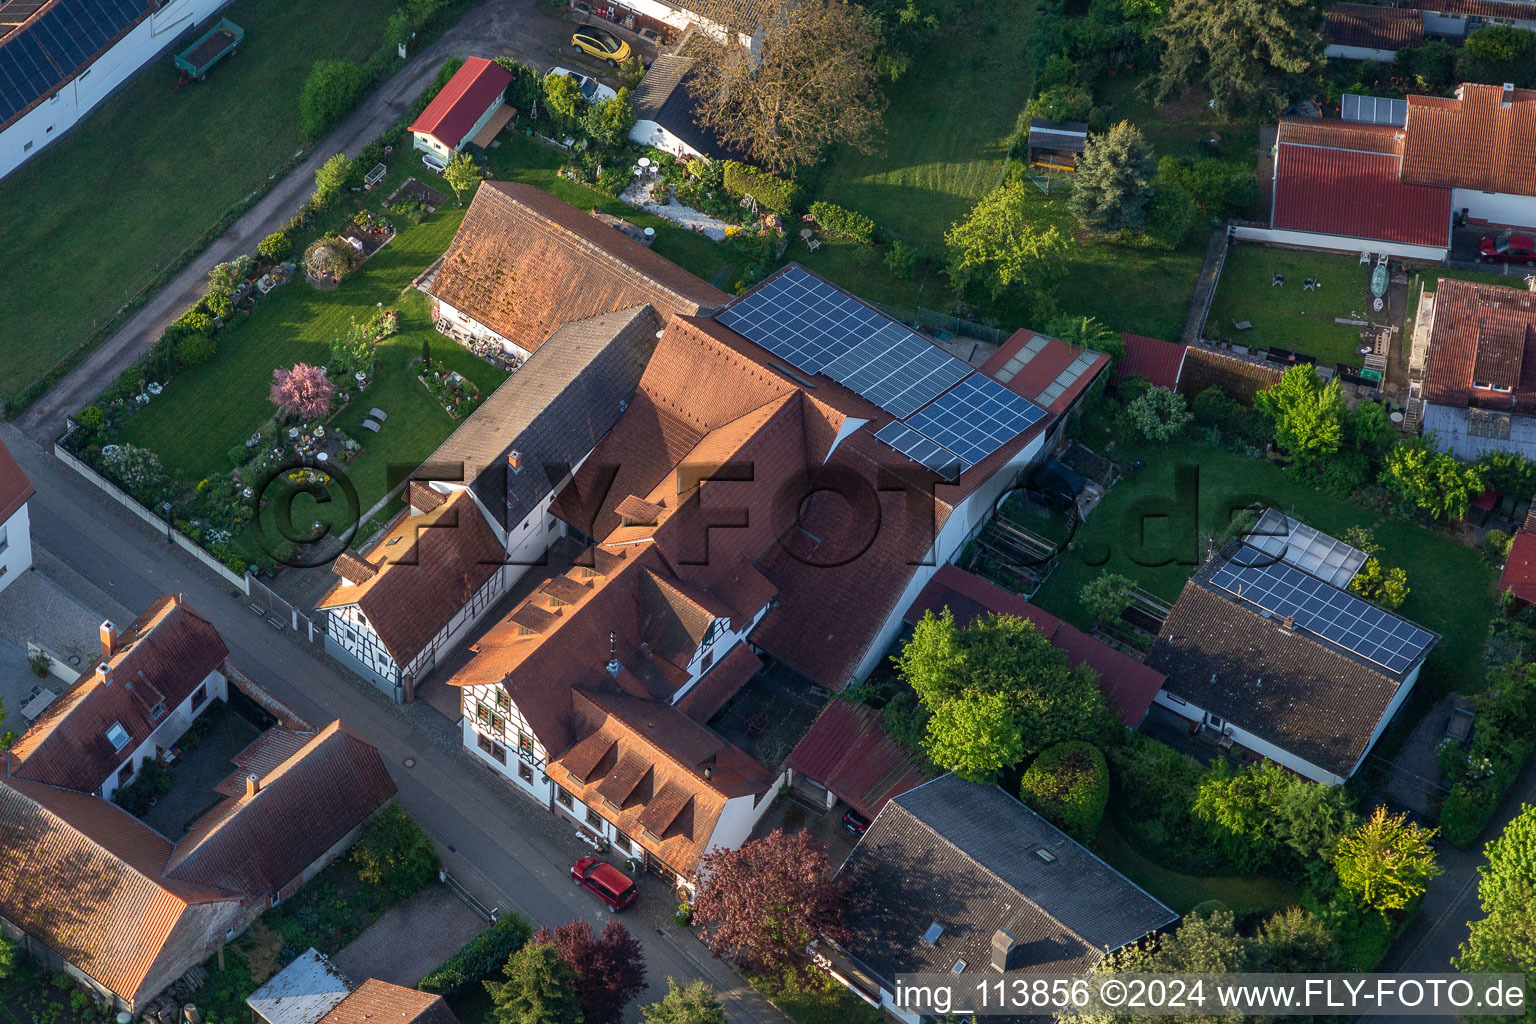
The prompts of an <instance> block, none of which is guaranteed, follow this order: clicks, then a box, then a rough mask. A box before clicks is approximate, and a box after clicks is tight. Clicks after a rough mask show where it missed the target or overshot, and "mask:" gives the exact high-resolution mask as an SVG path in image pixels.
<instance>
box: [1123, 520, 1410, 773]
mask: <svg viewBox="0 0 1536 1024" xmlns="http://www.w3.org/2000/svg"><path fill="white" fill-rule="evenodd" d="M1237 549H1238V545H1237V544H1236V542H1233V543H1232V544H1229V545H1228V547H1227V548H1224V549H1223V550H1222V552H1220V553H1219V554H1218V555H1217V557H1215V558H1213V559H1211V561H1209V562H1207V563H1206V565H1205V566H1204V567H1202V568H1201V570H1200V571H1199V572H1197V573H1196V574H1195V575H1194V577H1193V578H1191V579H1190V580H1189V582H1187V583H1186V584H1185V585H1184V590H1183V592H1182V593H1181V594H1180V595H1179V599H1178V601H1176V602H1175V603H1174V606H1173V610H1172V611H1171V612H1170V613H1169V614H1168V618H1167V619H1166V620H1165V621H1164V623H1163V628H1162V630H1161V631H1160V632H1159V633H1158V637H1157V640H1156V641H1154V643H1153V645H1152V650H1151V652H1150V653H1149V654H1148V656H1147V664H1149V665H1151V666H1152V667H1153V668H1155V669H1157V670H1158V671H1160V672H1162V673H1164V674H1165V675H1166V676H1167V681H1166V682H1165V683H1164V684H1163V689H1164V691H1165V692H1167V693H1169V694H1172V695H1174V696H1176V697H1180V698H1182V699H1184V700H1186V701H1188V702H1189V703H1190V704H1193V705H1194V706H1196V707H1198V708H1201V709H1202V710H1205V711H1208V712H1210V713H1211V714H1213V715H1216V716H1218V717H1220V718H1223V719H1225V720H1226V721H1228V722H1231V723H1232V724H1233V725H1235V726H1239V727H1241V728H1242V729H1244V730H1246V731H1248V732H1250V733H1253V734H1254V735H1255V736H1258V737H1260V738H1261V739H1264V740H1267V741H1268V742H1270V743H1273V744H1274V745H1275V746H1277V747H1279V748H1280V749H1282V750H1286V751H1289V752H1290V753H1292V754H1295V755H1296V756H1297V757H1300V758H1302V759H1304V760H1306V761H1308V762H1310V763H1311V764H1313V765H1316V766H1317V767H1319V768H1322V769H1324V770H1326V771H1328V772H1331V773H1333V774H1334V775H1337V776H1339V777H1341V778H1348V777H1349V776H1350V775H1351V774H1353V772H1354V770H1355V765H1356V764H1358V763H1359V761H1360V758H1361V757H1363V756H1364V755H1365V753H1366V751H1367V750H1368V749H1369V747H1370V743H1371V735H1372V733H1373V732H1374V730H1375V728H1376V725H1377V723H1378V722H1380V721H1381V718H1382V716H1383V715H1384V714H1385V713H1386V710H1387V707H1388V706H1389V705H1390V704H1391V702H1392V699H1393V697H1394V695H1395V694H1396V693H1397V690H1398V688H1399V687H1400V686H1403V685H1405V683H1406V680H1407V675H1408V672H1405V673H1403V674H1402V675H1391V674H1388V673H1387V672H1386V671H1385V670H1383V669H1381V668H1379V667H1377V666H1375V665H1373V664H1371V663H1369V662H1367V661H1366V660H1365V659H1363V658H1357V657H1355V656H1353V655H1350V654H1349V653H1347V652H1345V651H1344V650H1343V648H1340V647H1336V646H1334V645H1333V644H1331V643H1329V642H1328V641H1326V640H1323V639H1322V638H1320V637H1316V636H1313V635H1312V634H1310V633H1307V632H1305V631H1304V630H1301V629H1288V628H1286V627H1285V625H1284V624H1283V623H1282V622H1281V621H1280V620H1278V619H1276V618H1273V617H1270V616H1266V615H1263V614H1260V612H1259V611H1258V610H1257V609H1256V608H1255V607H1254V606H1253V605H1250V604H1248V603H1247V602H1241V601H1239V600H1237V599H1235V598H1232V597H1230V596H1228V595H1226V594H1225V592H1223V591H1220V590H1219V589H1217V588H1216V587H1215V586H1214V585H1213V584H1211V583H1210V577H1211V575H1212V574H1213V573H1214V572H1215V571H1216V570H1217V569H1218V568H1220V567H1221V566H1222V565H1223V564H1225V563H1226V561H1227V560H1229V559H1230V558H1231V556H1232V554H1233V553H1234V552H1235V551H1236V550H1237ZM1414 667H1416V666H1414ZM1410 671H1411V669H1410Z"/></svg>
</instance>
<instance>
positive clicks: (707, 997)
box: [640, 977, 725, 1024]
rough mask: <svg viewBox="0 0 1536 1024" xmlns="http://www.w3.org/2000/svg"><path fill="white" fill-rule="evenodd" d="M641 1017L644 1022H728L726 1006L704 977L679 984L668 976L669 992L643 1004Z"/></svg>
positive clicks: (706, 1023) (677, 1023)
mask: <svg viewBox="0 0 1536 1024" xmlns="http://www.w3.org/2000/svg"><path fill="white" fill-rule="evenodd" d="M640 1016H641V1018H642V1019H643V1020H644V1021H645V1024H725V1007H723V1006H721V1005H720V1000H719V999H718V998H717V997H716V996H715V990H714V989H712V988H710V987H709V985H708V984H707V983H706V982H705V981H704V979H702V978H695V979H694V980H692V981H690V982H689V983H688V984H687V985H678V983H677V982H676V981H674V980H672V978H670V977H668V978H667V994H666V995H664V996H662V997H661V999H660V1001H658V1002H655V1003H652V1004H651V1005H650V1006H645V1007H642V1008H641V1010H640Z"/></svg>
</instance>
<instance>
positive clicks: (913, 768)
mask: <svg viewBox="0 0 1536 1024" xmlns="http://www.w3.org/2000/svg"><path fill="white" fill-rule="evenodd" d="M784 765H785V767H787V768H793V769H794V770H795V771H797V772H799V773H800V774H801V775H804V776H805V777H806V778H808V779H810V780H811V781H812V782H815V783H817V784H819V785H821V786H824V787H825V788H826V789H828V790H830V791H831V792H832V793H833V795H835V796H837V797H838V798H839V799H840V800H842V801H844V802H845V803H847V804H848V806H850V807H852V808H853V809H854V810H856V811H858V812H859V813H860V814H862V815H864V816H865V817H866V818H870V819H873V818H874V817H875V815H877V814H879V813H880V808H882V807H884V806H885V802H886V801H887V800H889V799H890V798H891V797H893V796H899V795H901V794H902V793H905V792H906V791H907V790H909V789H911V788H912V787H914V786H920V785H922V784H923V783H924V782H927V781H928V779H929V777H930V776H929V775H928V773H927V772H925V771H924V770H923V769H922V766H921V765H919V764H918V763H917V762H916V761H915V760H914V759H913V758H912V755H911V754H909V753H907V751H906V748H904V747H903V746H902V745H901V744H900V743H897V742H896V741H895V740H893V739H891V738H890V737H889V736H887V735H886V734H885V732H884V730H882V729H881V728H880V712H878V711H876V710H875V709H874V708H872V707H870V706H869V705H867V704H856V703H854V702H853V701H850V700H843V699H840V698H839V699H834V700H833V701H832V703H830V704H828V705H827V706H826V708H825V710H823V711H822V713H821V714H820V715H818V716H817V718H816V721H815V722H814V723H813V724H812V725H811V728H810V730H809V731H808V732H807V733H806V734H805V736H804V737H803V738H802V739H801V740H800V743H799V744H798V745H797V746H796V747H795V749H794V750H793V751H792V752H791V753H790V755H789V758H788V759H787V760H786V761H785V762H784Z"/></svg>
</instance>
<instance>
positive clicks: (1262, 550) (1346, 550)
mask: <svg viewBox="0 0 1536 1024" xmlns="http://www.w3.org/2000/svg"><path fill="white" fill-rule="evenodd" d="M1243 543H1244V544H1245V545H1247V547H1248V548H1252V549H1253V555H1252V556H1245V555H1243V554H1242V553H1241V552H1240V553H1239V554H1237V555H1235V556H1234V557H1235V558H1236V559H1237V560H1238V561H1239V562H1241V563H1242V564H1244V565H1263V564H1267V563H1269V562H1273V561H1274V560H1275V559H1279V560H1281V561H1283V562H1285V563H1286V564H1288V565H1293V566H1295V567H1296V568H1298V569H1300V570H1301V571H1302V572H1305V573H1308V574H1309V575H1312V576H1316V577H1317V578H1318V579H1320V580H1322V581H1323V582H1324V583H1327V584H1330V585H1331V586H1335V587H1340V588H1343V587H1347V586H1349V581H1350V580H1352V579H1354V578H1355V574H1356V573H1357V572H1359V571H1360V567H1361V566H1362V565H1364V564H1365V559H1366V555H1365V552H1364V551H1361V550H1360V549H1359V548H1357V547H1352V546H1351V545H1349V544H1346V543H1344V542H1343V541H1341V540H1337V539H1336V538H1333V537H1330V536H1328V535H1327V534H1326V533H1322V532H1320V531H1318V530H1316V529H1314V528H1313V527H1311V526H1308V525H1307V524H1306V523H1303V522H1299V521H1298V520H1295V519H1292V518H1291V517H1290V516H1288V515H1285V514H1284V513H1283V512H1281V511H1280V510H1278V509H1274V508H1269V509H1265V510H1264V514H1263V515H1262V516H1260V517H1259V521H1258V523H1256V524H1255V525H1254V527H1253V529H1252V530H1250V531H1249V532H1248V533H1247V535H1246V536H1244V537H1243Z"/></svg>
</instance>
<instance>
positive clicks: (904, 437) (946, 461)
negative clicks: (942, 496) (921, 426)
mask: <svg viewBox="0 0 1536 1024" xmlns="http://www.w3.org/2000/svg"><path fill="white" fill-rule="evenodd" d="M875 440H877V441H884V442H885V443H886V444H888V445H890V446H891V447H892V448H894V449H896V450H897V451H898V452H901V454H903V455H905V456H906V457H907V458H909V459H911V460H912V461H913V462H915V463H917V464H918V465H920V466H926V467H928V468H929V469H931V470H933V471H934V472H935V473H937V474H939V475H940V476H942V477H944V478H945V479H947V480H953V479H955V478H956V477H957V476H959V475H960V471H961V468H962V467H961V463H960V457H959V456H958V455H956V454H955V453H954V452H952V451H950V450H949V449H947V448H945V447H944V446H943V445H940V444H936V443H934V442H933V441H930V440H929V439H928V438H926V437H924V436H923V435H922V434H919V433H918V432H917V431H915V430H913V429H912V428H911V427H909V426H907V425H906V424H905V423H903V422H901V421H900V420H892V421H891V422H889V423H887V424H886V425H885V426H883V427H881V428H880V429H879V430H877V431H876V432H875Z"/></svg>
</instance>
